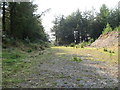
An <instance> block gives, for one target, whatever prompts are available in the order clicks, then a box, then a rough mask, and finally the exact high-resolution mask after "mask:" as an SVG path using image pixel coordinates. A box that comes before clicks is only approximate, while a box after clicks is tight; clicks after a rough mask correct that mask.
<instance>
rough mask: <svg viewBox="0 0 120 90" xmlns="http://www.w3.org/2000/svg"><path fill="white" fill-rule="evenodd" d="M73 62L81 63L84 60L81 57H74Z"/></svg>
mask: <svg viewBox="0 0 120 90" xmlns="http://www.w3.org/2000/svg"><path fill="white" fill-rule="evenodd" d="M71 61H76V62H81V61H82V59H81V58H79V57H72V59H71Z"/></svg>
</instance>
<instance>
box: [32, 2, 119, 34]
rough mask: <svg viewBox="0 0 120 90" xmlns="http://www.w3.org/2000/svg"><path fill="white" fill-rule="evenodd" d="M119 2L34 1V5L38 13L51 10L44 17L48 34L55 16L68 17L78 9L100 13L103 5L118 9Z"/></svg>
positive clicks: (44, 24)
mask: <svg viewBox="0 0 120 90" xmlns="http://www.w3.org/2000/svg"><path fill="white" fill-rule="evenodd" d="M118 2H119V0H34V3H35V4H37V5H38V11H37V13H41V12H43V11H45V10H46V9H48V8H51V10H50V12H48V13H46V14H45V16H43V17H42V21H43V26H44V27H45V30H46V32H47V33H50V28H52V26H53V23H52V21H53V20H54V18H55V16H59V15H65V16H67V15H69V14H71V13H72V12H75V11H76V10H77V9H79V10H80V11H85V10H92V8H94V9H96V10H97V11H98V10H99V8H100V7H101V6H102V4H106V5H107V7H108V8H110V9H111V8H115V7H117V6H118Z"/></svg>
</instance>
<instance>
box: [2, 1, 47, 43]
mask: <svg viewBox="0 0 120 90" xmlns="http://www.w3.org/2000/svg"><path fill="white" fill-rule="evenodd" d="M1 9H2V32H3V35H4V36H5V38H6V39H7V38H9V39H11V40H12V39H14V40H18V39H19V40H24V41H25V40H29V41H30V42H40V41H43V42H46V41H48V39H47V34H46V33H45V32H44V27H43V25H42V21H41V18H40V16H41V15H39V14H35V12H36V10H37V5H36V4H33V3H32V2H20V3H17V2H3V3H2V4H1ZM3 42H4V40H3Z"/></svg>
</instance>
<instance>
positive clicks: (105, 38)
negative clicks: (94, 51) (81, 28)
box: [91, 31, 120, 47]
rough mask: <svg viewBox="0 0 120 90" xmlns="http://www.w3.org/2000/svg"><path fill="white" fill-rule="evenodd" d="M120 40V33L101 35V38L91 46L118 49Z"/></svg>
mask: <svg viewBox="0 0 120 90" xmlns="http://www.w3.org/2000/svg"><path fill="white" fill-rule="evenodd" d="M118 38H120V35H119V32H115V31H113V32H109V33H106V34H102V35H100V37H99V38H98V39H97V40H96V41H95V42H93V43H92V44H91V46H92V47H111V46H115V47H118Z"/></svg>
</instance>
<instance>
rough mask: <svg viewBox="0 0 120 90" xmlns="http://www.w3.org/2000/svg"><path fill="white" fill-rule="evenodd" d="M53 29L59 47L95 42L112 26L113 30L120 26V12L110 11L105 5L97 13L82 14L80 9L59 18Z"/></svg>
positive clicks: (92, 11) (86, 12)
mask: <svg viewBox="0 0 120 90" xmlns="http://www.w3.org/2000/svg"><path fill="white" fill-rule="evenodd" d="M53 23H54V26H53V28H52V29H51V31H52V32H54V33H55V34H54V36H55V37H56V40H55V42H56V44H57V45H66V44H71V43H76V44H78V43H81V42H84V41H89V40H90V39H92V40H95V39H97V38H98V37H99V35H100V34H102V32H103V30H104V29H105V27H106V25H107V27H108V26H110V27H111V28H112V29H114V28H116V27H118V26H119V25H120V10H119V9H118V8H114V9H111V10H110V9H109V8H108V7H107V6H106V5H105V4H103V5H102V6H101V8H100V10H99V12H96V10H95V9H92V10H89V11H84V12H81V11H80V10H79V9H78V10H77V11H76V12H73V13H72V14H71V15H68V16H66V17H65V16H63V15H62V16H58V17H56V18H55V20H54V21H53Z"/></svg>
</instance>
